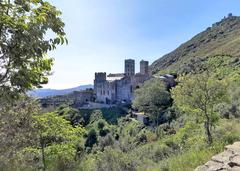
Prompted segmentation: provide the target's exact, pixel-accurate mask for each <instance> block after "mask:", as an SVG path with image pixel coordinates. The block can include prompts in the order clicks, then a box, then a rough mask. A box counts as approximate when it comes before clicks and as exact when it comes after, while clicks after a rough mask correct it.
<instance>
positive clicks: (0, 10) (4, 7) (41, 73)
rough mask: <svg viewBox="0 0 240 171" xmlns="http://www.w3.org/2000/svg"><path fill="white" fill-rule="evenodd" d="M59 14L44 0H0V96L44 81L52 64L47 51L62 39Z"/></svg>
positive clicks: (22, 90) (46, 79) (30, 87)
mask: <svg viewBox="0 0 240 171" xmlns="http://www.w3.org/2000/svg"><path fill="white" fill-rule="evenodd" d="M60 15H61V12H60V11H59V10H57V9H56V8H55V7H54V6H53V5H51V4H50V3H49V2H47V1H44V0H14V1H12V0H1V1H0V96H1V97H3V96H4V95H5V96H9V94H10V93H11V95H12V96H13V97H14V96H16V95H17V94H18V93H22V92H23V93H24V92H26V91H27V90H30V89H33V88H36V87H41V84H45V83H47V81H48V78H47V76H48V75H49V74H50V71H51V67H52V64H53V58H49V57H47V53H48V52H49V51H50V50H53V49H55V48H56V45H58V44H63V43H64V42H66V38H65V33H64V30H63V28H64V23H63V22H62V20H61V18H60ZM46 34H48V36H46Z"/></svg>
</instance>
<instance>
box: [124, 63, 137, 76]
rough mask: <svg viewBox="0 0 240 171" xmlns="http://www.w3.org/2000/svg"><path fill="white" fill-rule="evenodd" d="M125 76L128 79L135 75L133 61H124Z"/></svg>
mask: <svg viewBox="0 0 240 171" xmlns="http://www.w3.org/2000/svg"><path fill="white" fill-rule="evenodd" d="M125 75H126V76H130V77H131V76H134V75H135V61H134V60H133V59H126V60H125Z"/></svg>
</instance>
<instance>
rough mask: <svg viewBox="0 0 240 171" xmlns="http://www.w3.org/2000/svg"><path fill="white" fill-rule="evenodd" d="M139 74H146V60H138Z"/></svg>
mask: <svg viewBox="0 0 240 171" xmlns="http://www.w3.org/2000/svg"><path fill="white" fill-rule="evenodd" d="M140 74H143V75H148V61H144V60H141V61H140Z"/></svg>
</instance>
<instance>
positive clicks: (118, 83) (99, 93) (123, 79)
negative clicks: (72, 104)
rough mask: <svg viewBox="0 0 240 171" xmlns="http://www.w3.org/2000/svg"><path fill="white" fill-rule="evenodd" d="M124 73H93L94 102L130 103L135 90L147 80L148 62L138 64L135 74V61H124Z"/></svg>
mask: <svg viewBox="0 0 240 171" xmlns="http://www.w3.org/2000/svg"><path fill="white" fill-rule="evenodd" d="M124 66H125V68H124V71H125V72H124V73H118V74H109V75H107V74H106V73H105V72H100V73H95V80H94V92H95V94H96V101H97V102H102V103H107V104H114V103H119V102H127V103H128V102H131V101H132V100H133V93H134V90H135V89H136V88H138V87H139V86H141V85H142V84H143V83H144V82H145V81H146V80H148V79H149V78H150V77H149V73H148V61H143V60H142V61H141V62H140V73H137V74H135V61H134V60H133V59H126V60H125V65H124Z"/></svg>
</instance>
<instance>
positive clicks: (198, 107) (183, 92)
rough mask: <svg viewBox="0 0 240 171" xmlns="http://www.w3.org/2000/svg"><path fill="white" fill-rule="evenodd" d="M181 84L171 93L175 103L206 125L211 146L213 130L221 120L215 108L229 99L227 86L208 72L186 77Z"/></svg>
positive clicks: (181, 79) (181, 80)
mask: <svg viewBox="0 0 240 171" xmlns="http://www.w3.org/2000/svg"><path fill="white" fill-rule="evenodd" d="M180 82H181V83H180V84H179V85H178V86H177V87H175V88H174V89H173V90H172V91H171V93H172V97H173V99H174V103H175V105H176V106H177V107H178V108H179V109H181V110H182V111H184V112H186V113H189V114H190V116H191V115H195V117H196V120H197V122H200V123H201V122H203V123H204V128H205V132H206V136H207V141H208V143H209V144H211V143H212V141H213V140H212V133H211V128H212V126H214V125H215V124H216V123H217V121H218V119H219V114H218V113H217V112H216V111H215V110H214V107H215V106H216V105H217V104H219V103H221V102H223V101H224V100H226V99H227V97H226V95H227V90H226V86H225V85H224V82H223V81H221V80H219V79H217V78H215V77H213V76H210V74H209V73H208V72H204V73H202V74H195V75H187V76H184V77H182V78H180Z"/></svg>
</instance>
